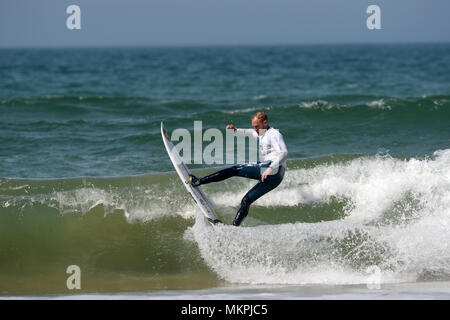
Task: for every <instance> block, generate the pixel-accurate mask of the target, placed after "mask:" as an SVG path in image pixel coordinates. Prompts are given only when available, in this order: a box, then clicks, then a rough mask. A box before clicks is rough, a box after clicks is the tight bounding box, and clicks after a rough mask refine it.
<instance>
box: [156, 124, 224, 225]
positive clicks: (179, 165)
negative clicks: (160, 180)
mask: <svg viewBox="0 0 450 320" xmlns="http://www.w3.org/2000/svg"><path fill="white" fill-rule="evenodd" d="M161 136H162V139H163V142H164V146H165V148H166V151H167V153H168V154H169V158H170V161H171V162H172V165H173V166H174V168H175V171H176V172H177V174H178V176H179V177H180V179H181V181H182V182H183V185H184V186H185V187H186V189H187V191H188V192H189V194H190V195H191V197H192V199H193V200H194V202H195V203H196V204H197V206H198V207H199V208H200V210H201V211H202V213H203V214H204V216H205V217H206V218H207V219H208V221H209V222H211V223H212V224H216V223H220V222H221V221H220V220H219V218H218V217H217V215H216V212H215V211H214V208H213V206H212V204H211V202H210V201H209V200H208V198H207V197H206V195H205V194H204V193H203V191H202V190H201V189H200V187H193V186H192V185H191V183H190V182H189V175H190V174H191V172H190V171H189V169H188V168H187V166H186V165H185V164H184V162H183V161H182V159H181V158H180V155H179V154H178V151H177V150H176V148H175V146H174V144H173V143H172V141H171V140H170V138H169V134H168V133H167V131H166V129H165V128H164V123H163V122H162V121H161Z"/></svg>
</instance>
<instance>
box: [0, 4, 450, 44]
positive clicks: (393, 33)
mask: <svg viewBox="0 0 450 320" xmlns="http://www.w3.org/2000/svg"><path fill="white" fill-rule="evenodd" d="M71 4H76V5H79V6H80V8H81V30H68V29H67V27H66V19H67V17H68V14H66V8H67V7H68V6H69V5H71ZM370 4H376V5H379V6H380V8H381V26H382V30H368V29H367V27H366V19H367V17H368V15H367V14H366V9H367V7H368V6H369V5H370ZM378 42H450V1H449V0H370V1H368V0H308V1H306V0H0V46H2V47H5V46H126V45H143V46H146V45H228V44H233V45H234V44H250V45H252V44H310V43H378Z"/></svg>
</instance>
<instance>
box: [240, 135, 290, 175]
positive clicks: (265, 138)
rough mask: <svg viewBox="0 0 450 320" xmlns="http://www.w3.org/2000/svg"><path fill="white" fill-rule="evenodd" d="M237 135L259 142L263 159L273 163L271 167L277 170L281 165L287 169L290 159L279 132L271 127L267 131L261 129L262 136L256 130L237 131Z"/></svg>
mask: <svg viewBox="0 0 450 320" xmlns="http://www.w3.org/2000/svg"><path fill="white" fill-rule="evenodd" d="M235 132H236V133H237V134H240V135H242V134H243V135H246V136H252V137H254V138H257V139H258V140H259V151H260V153H261V156H262V157H263V161H271V162H272V163H271V164H270V167H271V168H272V169H277V170H278V166H279V165H281V166H283V167H284V168H286V160H287V157H288V151H287V148H286V143H285V142H284V139H283V135H282V134H281V133H280V132H279V131H278V129H274V128H272V127H269V128H268V129H267V130H264V129H261V130H260V132H261V135H258V133H257V132H256V131H255V130H254V129H236V131H235Z"/></svg>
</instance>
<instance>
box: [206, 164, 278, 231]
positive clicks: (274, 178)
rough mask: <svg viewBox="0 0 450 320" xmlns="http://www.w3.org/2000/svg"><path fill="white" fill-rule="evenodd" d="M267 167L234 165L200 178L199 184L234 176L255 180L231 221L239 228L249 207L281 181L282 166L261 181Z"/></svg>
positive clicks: (261, 165) (262, 165) (260, 165)
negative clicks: (255, 182)
mask: <svg viewBox="0 0 450 320" xmlns="http://www.w3.org/2000/svg"><path fill="white" fill-rule="evenodd" d="M269 165H270V162H258V163H255V164H241V165H236V166H233V167H230V168H226V169H223V170H220V171H217V172H214V173H212V174H210V175H208V176H206V177H203V178H200V184H207V183H211V182H218V181H222V180H225V179H228V178H231V177H235V176H238V177H245V178H249V179H255V180H258V181H259V182H258V183H257V184H256V185H255V186H254V187H253V188H251V189H250V190H249V191H248V192H247V194H246V195H245V196H244V198H242V201H241V207H240V208H239V210H238V212H237V213H236V216H235V218H234V220H233V225H234V226H239V225H240V224H241V222H242V221H243V220H244V218H245V217H246V216H247V214H248V210H249V208H250V205H251V204H252V203H253V202H254V201H256V200H257V199H258V198H260V197H261V196H263V195H264V194H266V193H267V192H269V191H271V190H273V189H275V188H276V187H277V186H278V185H279V184H280V183H281V181H282V180H283V177H284V171H285V168H284V167H283V166H279V167H278V170H276V169H274V170H273V171H272V172H273V173H275V174H270V175H268V176H267V178H266V179H265V180H264V182H263V181H261V176H262V174H263V173H264V171H265V170H266V169H267V168H268V167H269ZM275 171H276V172H275Z"/></svg>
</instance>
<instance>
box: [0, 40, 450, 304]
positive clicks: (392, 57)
mask: <svg viewBox="0 0 450 320" xmlns="http://www.w3.org/2000/svg"><path fill="white" fill-rule="evenodd" d="M258 111H263V112H265V113H266V114H267V115H268V117H269V123H270V125H271V126H273V127H274V128H277V129H279V130H280V132H281V133H282V134H283V136H284V139H285V141H286V144H287V148H288V151H289V158H288V163H287V170H286V174H285V178H284V180H283V182H282V183H281V185H280V186H279V187H277V188H276V189H275V190H273V191H272V192H270V193H268V194H267V195H265V196H264V197H262V198H260V199H259V200H257V201H256V202H255V203H254V204H252V206H251V208H250V213H249V215H248V217H247V218H246V220H244V223H243V224H242V226H241V227H239V228H236V227H232V226H230V224H231V221H232V219H233V218H234V215H235V213H236V211H237V209H238V207H239V204H240V200H241V198H242V197H243V196H244V194H245V193H246V192H247V191H248V190H249V189H250V188H251V187H252V186H253V185H254V184H255V181H251V180H247V179H243V178H238V177H236V178H231V179H229V180H226V181H223V182H220V183H215V184H209V185H206V186H202V187H201V188H202V190H203V191H204V192H205V193H206V194H207V195H208V197H209V198H210V200H211V201H212V203H213V204H214V208H215V209H216V212H217V214H218V216H219V217H220V218H221V220H222V221H223V222H224V225H217V226H214V227H211V226H210V225H209V224H208V223H207V222H206V221H205V220H204V218H203V216H202V215H201V213H199V211H198V208H197V207H196V205H195V203H194V202H193V200H192V199H191V197H190V196H189V194H188V193H187V192H186V190H185V188H184V186H183V185H182V184H181V182H180V181H179V178H178V176H177V175H176V173H175V172H174V168H173V166H172V164H171V162H170V160H169V158H168V155H167V152H166V150H165V148H164V145H163V143H162V140H161V133H160V123H161V122H162V121H163V122H164V124H165V127H166V129H167V130H168V131H169V134H170V133H171V132H173V131H174V130H176V129H180V128H181V129H186V130H188V131H189V132H192V133H193V129H194V121H202V129H203V132H204V131H206V130H208V129H219V130H220V131H221V132H223V133H225V126H226V125H227V124H229V123H233V124H234V125H235V126H236V127H241V128H250V127H251V117H252V115H253V114H255V113H256V112H258ZM204 145H205V146H206V145H208V142H204ZM225 165H226V164H221V163H213V164H199V163H192V164H189V165H188V166H189V168H190V169H192V171H193V172H194V174H196V175H197V176H203V175H206V174H208V173H211V172H213V171H214V170H217V169H218V168H222V167H224V166H225ZM449 231H450V44H401V45H400V44H399V45H394V44H383V45H381V44H380V45H298V46H215V47H207V46H204V47H201V46H199V47H120V48H113V47H111V48H20V49H12V48H11V49H0V296H1V297H2V298H17V297H21V298H27V297H37V298H77V297H81V298H85V297H88V298H89V297H90V298H94V299H96V298H113V299H114V298H118V297H119V298H144V299H146V298H149V299H153V298H154V299H183V298H187V299H216V298H218V299H221V298H225V299H266V298H267V299H303V298H314V299H315V298H324V299H328V298H331V299H333V298H338V299H339V298H344V299H345V298H361V299H365V298H375V299H377V298H383V297H384V298H394V299H395V298H405V297H406V298H413V299H414V298H417V299H422V298H425V299H428V298H431V299H434V298H437V299H441V298H443V299H449V298H450V284H449V283H450V282H449V281H450V232H449ZM71 265H76V266H78V267H79V270H80V271H81V289H72V290H71V289H69V288H68V283H67V282H68V278H69V277H70V276H71V274H70V273H67V268H68V267H69V266H71Z"/></svg>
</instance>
